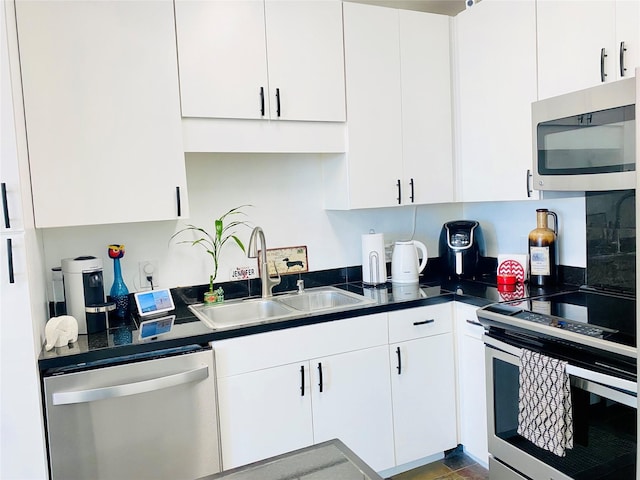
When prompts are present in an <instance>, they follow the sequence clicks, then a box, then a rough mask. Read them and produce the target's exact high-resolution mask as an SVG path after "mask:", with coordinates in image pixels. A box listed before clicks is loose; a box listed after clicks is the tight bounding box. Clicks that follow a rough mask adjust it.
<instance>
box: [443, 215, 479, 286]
mask: <svg viewBox="0 0 640 480" xmlns="http://www.w3.org/2000/svg"><path fill="white" fill-rule="evenodd" d="M438 246H439V256H440V258H441V259H442V260H443V261H444V268H445V271H446V274H447V275H448V276H449V278H456V279H460V278H475V277H477V276H479V275H480V274H481V273H482V272H481V271H480V259H481V257H483V256H484V254H485V253H484V237H483V235H482V229H481V228H480V224H479V223H478V222H476V221H475V220H454V221H452V222H447V223H445V224H444V225H443V226H442V230H441V232H440V242H439V245H438Z"/></svg>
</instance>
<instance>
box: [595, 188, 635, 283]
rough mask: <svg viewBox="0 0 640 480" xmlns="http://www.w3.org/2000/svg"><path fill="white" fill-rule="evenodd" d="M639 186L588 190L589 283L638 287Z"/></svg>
mask: <svg viewBox="0 0 640 480" xmlns="http://www.w3.org/2000/svg"><path fill="white" fill-rule="evenodd" d="M635 200H636V196H635V190H621V191H612V192H588V193H587V194H586V215H587V284H589V285H594V286H595V285H603V286H607V287H614V288H621V289H623V290H627V291H635V289H636V270H635V265H636V208H635Z"/></svg>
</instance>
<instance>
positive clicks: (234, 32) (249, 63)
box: [175, 0, 269, 118]
mask: <svg viewBox="0 0 640 480" xmlns="http://www.w3.org/2000/svg"><path fill="white" fill-rule="evenodd" d="M175 12H176V33H177V38H178V67H179V72H180V99H181V103H182V115H183V116H185V117H219V118H263V116H266V117H268V115H269V113H268V107H269V105H268V103H269V97H268V91H267V90H268V78H267V56H266V39H265V25H264V0H248V1H244V0H242V1H235V2H232V1H207V2H203V1H192V0H191V1H190V0H176V1H175ZM261 94H262V97H261ZM263 102H264V103H263ZM263 105H264V107H263ZM263 110H264V114H263V113H262V111H263Z"/></svg>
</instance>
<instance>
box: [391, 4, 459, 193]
mask: <svg viewBox="0 0 640 480" xmlns="http://www.w3.org/2000/svg"><path fill="white" fill-rule="evenodd" d="M399 18H400V70H401V79H402V160H403V166H404V169H403V174H402V179H403V180H404V190H403V192H402V199H401V200H402V203H403V204H405V205H407V204H412V203H417V204H424V203H445V202H451V201H453V149H452V145H453V143H452V142H453V139H452V136H453V132H452V128H453V125H452V123H451V122H452V118H451V55H450V51H449V44H450V41H449V30H450V20H449V17H447V16H445V15H427V14H424V13H420V12H413V11H409V10H400V11H399Z"/></svg>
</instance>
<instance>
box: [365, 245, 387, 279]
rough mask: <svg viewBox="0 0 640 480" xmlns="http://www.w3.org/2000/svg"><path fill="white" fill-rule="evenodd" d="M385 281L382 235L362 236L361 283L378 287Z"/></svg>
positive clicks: (385, 269) (385, 265)
mask: <svg viewBox="0 0 640 480" xmlns="http://www.w3.org/2000/svg"><path fill="white" fill-rule="evenodd" d="M386 281H387V259H386V257H385V252H384V234H382V233H369V234H365V235H362V282H363V283H364V284H365V285H379V284H381V283H385V282H386Z"/></svg>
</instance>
